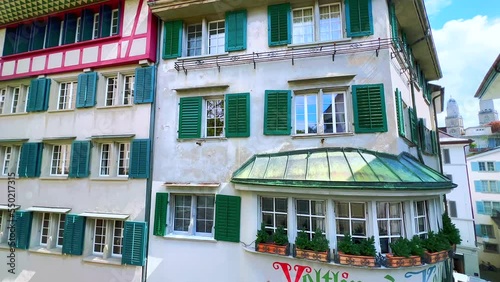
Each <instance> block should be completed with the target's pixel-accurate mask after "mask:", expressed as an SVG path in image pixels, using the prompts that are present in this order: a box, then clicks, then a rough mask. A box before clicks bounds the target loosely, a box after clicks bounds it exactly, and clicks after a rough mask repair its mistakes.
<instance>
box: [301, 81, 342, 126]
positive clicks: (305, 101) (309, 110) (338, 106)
mask: <svg viewBox="0 0 500 282" xmlns="http://www.w3.org/2000/svg"><path fill="white" fill-rule="evenodd" d="M294 103H295V105H294V107H295V134H330V133H344V132H347V110H346V109H347V108H346V102H345V93H344V92H336V91H328V90H324V91H323V90H319V92H318V93H312V94H296V95H295V97H294Z"/></svg>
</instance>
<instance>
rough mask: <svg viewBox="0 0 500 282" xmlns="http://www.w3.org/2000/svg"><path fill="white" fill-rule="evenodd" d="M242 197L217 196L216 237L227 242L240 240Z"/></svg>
mask: <svg viewBox="0 0 500 282" xmlns="http://www.w3.org/2000/svg"><path fill="white" fill-rule="evenodd" d="M240 214H241V198H240V197H237V196H226V195H216V196H215V239H216V240H220V241H227V242H236V243H238V242H239V241H240Z"/></svg>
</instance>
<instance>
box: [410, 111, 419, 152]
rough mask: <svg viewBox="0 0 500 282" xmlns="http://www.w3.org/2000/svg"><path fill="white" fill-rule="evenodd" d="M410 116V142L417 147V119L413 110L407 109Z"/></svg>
mask: <svg viewBox="0 0 500 282" xmlns="http://www.w3.org/2000/svg"><path fill="white" fill-rule="evenodd" d="M408 114H409V116H410V129H411V141H412V142H413V143H415V144H417V145H418V119H417V113H416V112H415V109H412V108H408Z"/></svg>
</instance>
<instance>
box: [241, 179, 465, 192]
mask: <svg viewBox="0 0 500 282" xmlns="http://www.w3.org/2000/svg"><path fill="white" fill-rule="evenodd" d="M231 182H232V183H236V184H250V185H265V186H279V187H291V188H320V189H352V188H356V189H363V190H374V189H375V190H381V189H383V190H435V189H453V188H455V187H457V184H454V183H452V182H355V181H352V182H347V181H318V180H277V179H269V180H267V179H266V180H263V179H248V178H247V179H237V178H233V179H231Z"/></svg>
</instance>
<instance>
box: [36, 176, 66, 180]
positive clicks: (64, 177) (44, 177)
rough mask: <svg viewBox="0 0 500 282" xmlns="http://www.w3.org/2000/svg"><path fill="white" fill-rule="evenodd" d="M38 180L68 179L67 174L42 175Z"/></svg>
mask: <svg viewBox="0 0 500 282" xmlns="http://www.w3.org/2000/svg"><path fill="white" fill-rule="evenodd" d="M39 179H40V180H68V176H67V175H64V176H42V177H40V178H39Z"/></svg>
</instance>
